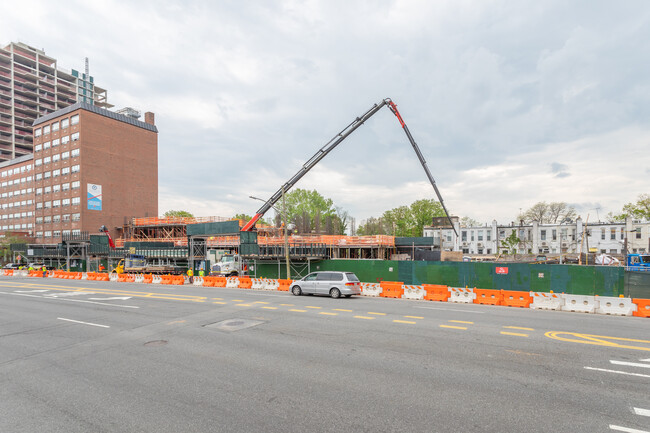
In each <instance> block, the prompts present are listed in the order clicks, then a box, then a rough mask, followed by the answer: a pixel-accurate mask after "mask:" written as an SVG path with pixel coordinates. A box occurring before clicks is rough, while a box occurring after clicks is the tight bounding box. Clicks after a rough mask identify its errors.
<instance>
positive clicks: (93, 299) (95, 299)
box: [88, 296, 131, 301]
mask: <svg viewBox="0 0 650 433" xmlns="http://www.w3.org/2000/svg"><path fill="white" fill-rule="evenodd" d="M88 299H90V300H91V301H112V300H114V299H120V300H122V301H126V300H128V299H131V296H114V297H112V298H88Z"/></svg>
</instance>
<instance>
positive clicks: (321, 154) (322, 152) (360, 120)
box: [242, 98, 458, 235]
mask: <svg viewBox="0 0 650 433" xmlns="http://www.w3.org/2000/svg"><path fill="white" fill-rule="evenodd" d="M386 105H387V106H388V107H389V109H390V111H391V112H392V113H393V114H394V115H395V116H396V117H397V119H398V120H399V122H400V125H401V126H402V129H403V130H404V132H405V133H406V137H407V138H408V139H409V141H410V143H411V145H412V146H413V149H414V150H415V153H416V154H417V156H418V159H419V160H420V164H422V168H424V172H425V173H426V175H427V177H428V178H429V182H431V186H433V189H434V191H435V192H436V195H437V196H438V200H439V201H440V205H441V206H442V208H443V209H444V211H445V215H446V216H447V219H448V220H449V223H450V224H451V227H452V229H453V230H454V233H456V228H455V227H454V224H453V223H452V221H451V218H450V217H449V212H447V208H446V207H445V204H444V203H443V201H442V196H441V195H440V191H438V187H437V186H436V181H435V180H434V179H433V176H432V175H431V172H430V171H429V167H428V166H427V163H426V161H425V159H424V156H422V152H421V151H420V148H419V147H418V145H417V143H416V142H415V140H414V139H413V136H412V135H411V132H410V131H409V129H408V126H406V123H404V120H403V119H402V116H401V115H400V113H399V111H397V105H395V103H394V102H393V101H392V100H391V99H390V98H386V99H384V100H382V101H381V102H380V103H378V104H375V105H373V106H372V108H370V109H369V110H368V111H366V112H365V113H364V114H363V115H361V116H360V117H357V118H356V119H354V121H352V123H350V124H349V125H348V126H346V127H345V128H343V130H342V131H341V132H339V133H338V134H336V135H335V136H334V137H333V138H332V139H331V140H330V141H328V142H327V143H326V144H325V145H324V146H323V147H321V148H320V149H319V150H318V152H316V154H315V155H314V156H312V157H311V158H310V159H309V160H308V161H307V162H306V163H305V164H304V165H303V166H302V167H301V168H300V170H298V172H297V173H296V174H294V175H293V177H292V178H291V179H289V180H288V181H287V182H286V183H285V184H283V185H282V186H281V187H280V189H278V190H277V191H276V192H275V194H273V195H272V196H271V198H269V199H268V200H267V201H266V202H265V203H264V205H262V207H260V208H259V209H258V210H257V212H256V213H255V216H254V217H253V218H251V220H250V221H249V222H248V223H247V224H246V225H245V226H244V227H243V228H242V231H250V230H252V229H253V227H254V226H255V223H256V222H257V221H258V220H259V219H260V218H262V216H263V215H264V214H265V213H266V212H267V211H268V210H269V209H271V207H273V205H274V204H275V203H277V202H278V200H280V198H281V197H282V194H285V193H286V192H287V191H289V189H291V188H292V187H293V186H294V185H295V184H296V183H297V182H298V181H299V180H300V179H301V178H302V177H303V176H304V175H305V174H307V172H309V170H311V169H312V168H313V167H314V166H315V165H316V164H318V162H319V161H320V160H321V159H323V158H325V156H327V154H328V153H330V152H331V151H332V150H334V148H335V147H336V146H338V145H339V144H341V142H342V141H343V140H345V139H346V138H347V137H348V136H349V135H350V134H352V133H353V132H354V131H355V130H356V129H357V128H358V127H360V126H361V125H363V124H364V123H365V122H366V120H368V119H370V118H371V117H372V116H374V115H375V114H376V113H377V112H378V111H379V110H381V109H382V108H383V107H384V106H386ZM456 235H458V233H456Z"/></svg>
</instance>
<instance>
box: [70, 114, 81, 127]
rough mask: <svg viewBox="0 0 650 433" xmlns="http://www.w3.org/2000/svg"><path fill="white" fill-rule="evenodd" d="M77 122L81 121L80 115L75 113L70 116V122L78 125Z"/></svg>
mask: <svg viewBox="0 0 650 433" xmlns="http://www.w3.org/2000/svg"><path fill="white" fill-rule="evenodd" d="M77 123H79V115H78V114H75V115H74V116H72V117H70V124H71V125H76V124H77Z"/></svg>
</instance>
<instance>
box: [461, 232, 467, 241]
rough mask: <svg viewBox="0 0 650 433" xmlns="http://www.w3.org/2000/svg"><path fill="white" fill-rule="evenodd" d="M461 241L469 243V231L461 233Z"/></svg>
mask: <svg viewBox="0 0 650 433" xmlns="http://www.w3.org/2000/svg"><path fill="white" fill-rule="evenodd" d="M460 240H461V241H463V242H467V231H465V230H463V231H462V232H460Z"/></svg>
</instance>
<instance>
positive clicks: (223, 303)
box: [213, 301, 227, 305]
mask: <svg viewBox="0 0 650 433" xmlns="http://www.w3.org/2000/svg"><path fill="white" fill-rule="evenodd" d="M213 304H221V305H226V304H227V302H219V301H217V302H213Z"/></svg>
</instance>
